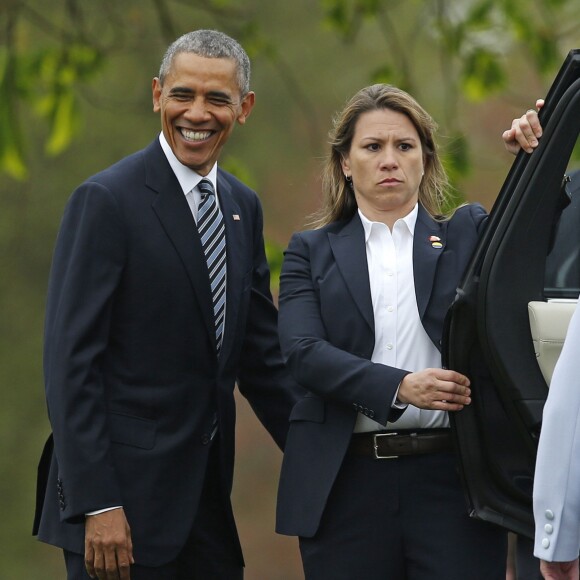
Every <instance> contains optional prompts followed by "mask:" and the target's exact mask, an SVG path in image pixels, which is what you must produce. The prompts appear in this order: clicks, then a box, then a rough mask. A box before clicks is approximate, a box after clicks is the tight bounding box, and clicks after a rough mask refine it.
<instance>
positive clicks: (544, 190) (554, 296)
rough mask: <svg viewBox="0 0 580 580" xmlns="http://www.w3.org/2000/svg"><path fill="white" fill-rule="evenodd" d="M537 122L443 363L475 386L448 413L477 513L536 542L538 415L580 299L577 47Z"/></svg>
mask: <svg viewBox="0 0 580 580" xmlns="http://www.w3.org/2000/svg"><path fill="white" fill-rule="evenodd" d="M540 120H541V122H542V126H543V128H544V131H543V137H542V138H541V140H540V145H539V146H538V147H537V149H536V150H535V151H534V153H532V154H531V155H528V154H526V153H523V152H520V154H519V155H518V156H517V158H516V160H515V162H514V164H513V166H512V168H511V170H510V173H509V174H508V177H507V179H506V181H505V183H504V185H503V187H502V190H501V192H500V194H499V196H498V198H497V201H496V203H495V204H494V207H493V209H492V211H491V213H490V216H489V219H488V222H487V224H486V229H485V231H484V233H483V235H482V238H481V240H480V242H479V245H478V247H477V248H476V250H475V253H474V256H473V258H472V260H471V263H470V265H469V266H468V268H467V271H466V273H465V276H464V279H463V281H462V283H461V285H460V287H459V288H458V291H457V295H456V298H455V301H454V303H453V305H452V307H451V309H450V311H449V314H448V318H447V321H446V328H445V333H444V344H443V351H444V364H445V366H446V367H447V368H450V369H454V370H457V371H459V372H461V373H463V374H465V375H467V376H468V377H469V378H470V380H471V391H472V403H471V405H469V406H468V407H466V408H465V409H464V410H463V411H461V412H459V413H455V414H451V415H452V417H451V424H452V429H453V433H454V437H455V442H456V446H457V450H458V454H459V464H460V471H461V474H462V478H463V483H464V488H465V492H466V497H467V502H468V506H469V510H470V513H471V515H472V516H473V517H477V518H480V519H482V520H486V521H490V522H493V523H496V524H499V525H501V526H503V527H505V528H507V529H509V530H511V531H514V532H516V533H518V534H523V535H525V536H528V537H529V538H533V533H534V522H533V513H532V485H533V475H534V464H535V456H536V449H537V442H538V437H539V434H540V428H541V422H542V410H543V406H544V402H545V400H546V397H547V394H548V388H549V381H550V379H551V372H552V370H553V366H554V364H555V361H556V359H557V357H558V354H559V350H560V348H561V345H562V342H563V340H564V337H565V333H566V330H567V325H568V322H569V320H570V317H571V315H572V311H573V309H574V303H575V301H576V300H577V299H578V295H579V294H580V171H579V172H577V173H575V170H576V169H580V155H579V152H580V144H579V139H578V135H579V132H580V50H575V51H572V52H570V54H569V55H568V57H567V59H566V61H565V62H564V64H563V66H562V68H561V70H560V72H559V73H558V76H557V77H556V80H555V81H554V84H553V85H552V87H551V89H550V91H549V93H548V95H547V97H546V102H545V105H544V108H543V109H542V111H541V113H540ZM578 356H580V353H579V355H578ZM578 381H579V385H578V388H580V377H579V378H578ZM562 428H563V429H566V425H563V426H562Z"/></svg>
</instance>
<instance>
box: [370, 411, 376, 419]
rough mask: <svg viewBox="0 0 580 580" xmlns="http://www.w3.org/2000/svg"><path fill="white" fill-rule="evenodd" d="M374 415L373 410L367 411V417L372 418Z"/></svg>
mask: <svg viewBox="0 0 580 580" xmlns="http://www.w3.org/2000/svg"><path fill="white" fill-rule="evenodd" d="M374 416H375V412H374V411H369V417H370V418H371V419H372V418H373V417H374Z"/></svg>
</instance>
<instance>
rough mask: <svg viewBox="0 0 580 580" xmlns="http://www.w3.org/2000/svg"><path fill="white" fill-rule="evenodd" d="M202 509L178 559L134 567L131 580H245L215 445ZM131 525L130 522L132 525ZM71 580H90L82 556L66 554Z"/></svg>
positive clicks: (207, 474)
mask: <svg viewBox="0 0 580 580" xmlns="http://www.w3.org/2000/svg"><path fill="white" fill-rule="evenodd" d="M212 447H213V448H212V450H211V453H210V459H209V461H208V468H207V473H206V478H205V483H204V488H203V491H202V495H201V499H200V503H199V508H198V512H197V515H196V517H195V521H194V523H193V526H192V529H191V533H190V534H189V537H188V539H187V542H186V543H185V546H184V547H183V549H182V550H181V552H180V554H179V555H178V557H177V558H176V559H175V560H174V561H173V562H169V563H168V564H165V565H163V566H159V567H155V568H151V567H147V566H139V565H138V564H136V565H133V566H131V580H241V579H242V578H243V576H244V568H243V562H242V560H241V553H240V549H239V543H238V539H237V537H236V535H235V533H234V532H233V530H232V528H231V526H230V524H229V520H228V517H227V513H226V508H225V506H224V505H223V499H222V496H221V494H220V493H219V489H220V477H219V463H218V444H217V442H214V444H213V446H212ZM129 524H130V522H129ZM64 557H65V563H66V568H67V580H90V576H89V575H88V574H87V571H86V569H85V563H84V556H83V555H82V554H75V553H73V552H68V551H66V550H65V552H64Z"/></svg>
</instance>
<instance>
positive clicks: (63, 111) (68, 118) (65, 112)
mask: <svg viewBox="0 0 580 580" xmlns="http://www.w3.org/2000/svg"><path fill="white" fill-rule="evenodd" d="M54 104H55V106H54V109H53V111H52V115H51V116H52V119H51V126H50V134H49V137H48V140H47V142H46V145H45V149H46V152H47V153H48V154H49V155H58V154H59V153H62V152H63V151H64V150H65V149H66V148H67V147H68V145H69V144H70V142H71V141H72V139H73V137H74V135H75V133H76V130H77V128H78V127H79V126H80V116H79V111H78V105H77V102H76V97H75V94H74V92H73V90H72V89H70V90H67V91H65V92H61V93H60V94H58V95H57V98H56V99H55V102H54Z"/></svg>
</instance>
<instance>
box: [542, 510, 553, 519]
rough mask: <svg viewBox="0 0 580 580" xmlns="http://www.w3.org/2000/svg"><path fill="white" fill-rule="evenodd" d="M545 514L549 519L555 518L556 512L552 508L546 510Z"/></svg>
mask: <svg viewBox="0 0 580 580" xmlns="http://www.w3.org/2000/svg"><path fill="white" fill-rule="evenodd" d="M544 515H545V516H546V519H547V520H553V519H554V512H553V511H552V510H546V511H545V513H544Z"/></svg>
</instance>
